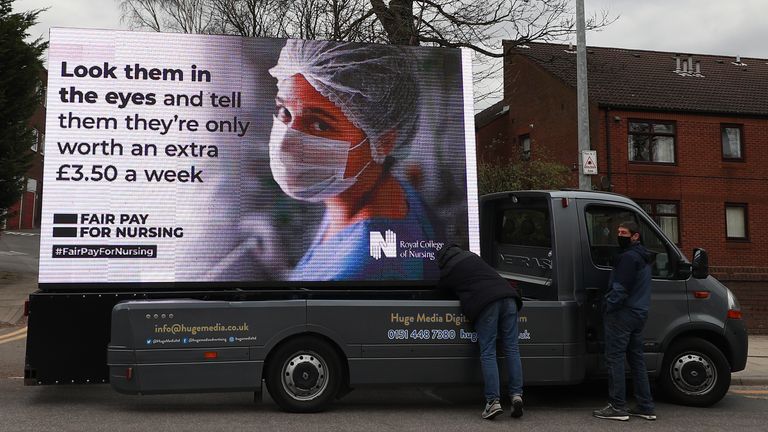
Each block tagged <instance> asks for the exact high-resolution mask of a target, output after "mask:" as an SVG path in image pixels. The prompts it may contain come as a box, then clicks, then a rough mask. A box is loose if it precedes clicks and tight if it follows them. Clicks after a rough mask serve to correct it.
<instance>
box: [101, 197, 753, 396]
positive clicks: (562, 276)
mask: <svg viewBox="0 0 768 432" xmlns="http://www.w3.org/2000/svg"><path fill="white" fill-rule="evenodd" d="M628 220H632V221H635V222H637V223H638V225H639V226H640V227H641V235H642V239H643V243H644V244H645V246H646V247H647V248H648V249H649V250H650V251H651V252H652V253H653V254H654V261H653V264H652V265H653V282H652V284H653V287H652V290H653V291H652V305H651V310H650V314H649V318H648V322H647V325H646V328H645V332H644V339H645V344H644V345H645V351H646V362H647V364H648V371H649V374H650V375H651V376H652V377H653V378H655V379H658V381H659V382H660V388H661V389H663V391H664V392H665V393H667V394H668V395H669V396H670V397H671V398H672V399H673V400H675V401H676V402H678V403H681V404H687V405H696V406H707V405H711V404H713V403H715V402H717V401H719V400H720V399H721V398H722V397H723V396H724V395H725V393H726V392H727V390H728V387H729V385H730V380H731V373H732V372H735V371H739V370H742V369H744V367H745V364H746V357H747V334H746V329H745V326H744V323H743V321H742V320H741V311H740V308H739V305H738V302H737V301H736V298H735V297H734V296H733V294H732V293H731V292H730V291H729V290H728V288H726V287H725V286H724V285H722V284H721V283H719V282H718V281H717V280H715V279H714V278H713V277H711V276H709V275H708V272H707V254H706V251H704V250H701V249H697V250H695V251H694V253H693V258H692V262H689V261H688V260H687V259H686V258H685V256H684V255H683V253H682V252H681V251H680V250H679V249H678V248H677V247H676V246H675V244H674V243H673V242H671V241H670V240H669V239H668V238H667V237H666V236H665V235H664V233H663V232H662V230H661V229H659V227H658V226H657V225H656V224H655V223H654V221H653V220H652V219H651V218H649V217H648V215H647V214H646V213H645V212H644V211H643V210H642V209H641V208H640V207H639V206H638V205H637V204H635V203H634V202H633V201H632V200H630V199H628V198H626V197H623V196H619V195H615V194H609V193H596V192H577V191H554V192H553V191H523V192H508V193H498V194H492V195H488V196H485V197H483V198H481V200H480V245H481V255H482V256H483V258H484V259H485V260H486V261H488V262H489V263H490V264H491V265H493V266H494V267H495V268H496V269H497V270H498V272H499V273H500V274H501V275H502V276H503V277H505V278H507V279H509V280H511V281H515V282H516V283H517V284H518V286H519V287H520V288H521V289H522V293H523V297H524V306H523V309H522V311H521V314H520V323H519V324H520V325H519V327H520V335H519V341H520V350H521V356H522V361H523V369H524V375H525V384H526V385H547V384H571V383H580V382H583V381H585V380H588V379H593V378H599V377H601V376H604V374H605V368H604V364H603V355H602V351H603V332H602V322H601V302H602V297H603V294H604V289H605V287H606V285H607V280H608V275H609V273H610V271H611V264H612V262H613V259H614V257H615V256H616V254H617V253H618V246H617V244H616V240H615V235H616V228H617V225H618V224H619V223H621V222H624V221H628ZM260 292H261V293H262V294H263V296H262V298H259V297H258V296H256V294H249V295H246V296H243V294H242V292H241V294H240V295H241V297H239V298H238V297H233V298H230V299H221V300H215V301H212V300H206V299H200V298H198V299H188V300H172V299H168V300H162V301H158V300H144V301H129V302H123V303H119V304H117V305H116V306H115V307H114V309H113V312H112V328H111V342H110V344H109V349H108V364H109V370H110V382H111V383H112V386H113V387H114V388H115V389H116V390H118V391H120V392H122V393H129V394H153V393H174V392H190V391H200V392H205V391H254V392H257V393H259V392H260V391H261V388H262V383H263V382H264V383H266V386H267V388H268V390H269V392H270V395H271V396H272V398H273V399H274V400H275V401H276V402H277V403H278V405H280V407H281V408H283V409H285V410H288V411H317V410H321V409H323V408H324V407H325V406H327V404H328V403H330V402H331V401H332V400H333V399H335V398H336V397H339V396H341V395H343V394H344V393H345V392H346V391H348V390H349V389H350V388H351V387H353V386H358V385H365V384H419V383H431V384H451V383H468V382H476V383H479V382H481V380H480V372H479V370H480V368H479V360H478V349H477V344H476V334H475V333H474V331H473V329H472V326H471V323H469V322H467V320H466V318H465V317H464V316H463V315H462V314H461V311H460V308H459V303H458V301H457V300H456V299H455V298H452V297H451V296H450V295H449V294H446V293H443V292H440V291H437V290H429V289H423V287H417V288H413V289H409V288H407V287H405V289H404V287H397V289H391V290H387V289H380V288H379V289H374V290H371V289H370V288H368V289H366V288H365V287H359V289H355V288H350V287H348V286H347V287H343V289H342V287H339V289H333V287H324V289H300V290H296V289H291V290H279V289H275V290H267V291H265V290H261V291H260ZM219 298H221V297H219ZM240 299H244V300H240Z"/></svg>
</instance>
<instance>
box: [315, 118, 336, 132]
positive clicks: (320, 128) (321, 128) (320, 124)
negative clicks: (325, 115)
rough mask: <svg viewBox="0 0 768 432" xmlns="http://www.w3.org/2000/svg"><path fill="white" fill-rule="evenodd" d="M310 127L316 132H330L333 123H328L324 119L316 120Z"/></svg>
mask: <svg viewBox="0 0 768 432" xmlns="http://www.w3.org/2000/svg"><path fill="white" fill-rule="evenodd" d="M310 127H311V128H312V131H314V132H329V131H331V129H332V128H331V125H329V124H328V123H326V122H324V121H322V120H314V121H312V122H311V123H310Z"/></svg>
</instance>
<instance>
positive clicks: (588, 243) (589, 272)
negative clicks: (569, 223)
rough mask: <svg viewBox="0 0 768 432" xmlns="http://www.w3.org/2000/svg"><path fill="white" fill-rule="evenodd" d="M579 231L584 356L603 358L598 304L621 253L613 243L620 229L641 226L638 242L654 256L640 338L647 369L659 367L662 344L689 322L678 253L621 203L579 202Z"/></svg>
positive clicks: (648, 222)
mask: <svg viewBox="0 0 768 432" xmlns="http://www.w3.org/2000/svg"><path fill="white" fill-rule="evenodd" d="M579 214H580V219H581V221H580V224H581V228H580V230H581V231H582V246H581V247H582V266H583V269H584V270H583V284H582V286H581V287H578V288H577V289H582V288H583V289H584V290H585V291H586V298H587V303H588V310H589V313H588V314H587V329H586V330H587V351H588V352H593V353H602V350H603V343H602V342H603V323H602V313H601V307H602V300H603V296H604V294H605V290H606V288H607V285H608V278H609V275H610V272H611V270H612V269H613V265H614V262H615V259H616V257H617V255H618V253H619V247H618V244H617V241H616V233H617V229H618V225H619V224H620V223H621V222H624V221H634V222H635V223H637V224H638V226H639V227H640V235H641V239H642V240H641V241H642V243H643V245H644V246H645V247H646V248H647V249H648V250H649V251H650V252H651V253H652V254H653V261H652V263H651V266H652V267H651V268H652V277H653V279H652V282H651V289H652V292H651V309H650V311H649V314H648V321H647V322H646V325H645V331H644V339H645V343H644V345H645V351H646V362H647V364H648V370H649V371H651V372H653V371H654V370H656V369H657V368H658V367H659V366H660V365H659V361H660V358H661V355H660V351H661V343H662V341H663V339H664V337H665V335H666V334H668V332H669V331H670V330H671V329H672V328H674V327H676V326H677V325H679V324H680V323H681V322H686V321H688V320H689V316H688V304H687V301H686V294H685V280H684V279H683V278H682V277H679V276H678V272H677V263H678V262H679V261H680V260H681V259H682V256H681V255H680V252H679V251H678V249H677V248H676V247H674V246H673V245H672V243H671V242H670V241H669V240H668V239H667V238H666V236H665V235H664V234H663V233H662V231H661V229H660V228H659V227H658V226H657V225H656V224H655V223H654V222H653V221H652V220H651V219H650V218H648V216H647V215H646V214H645V213H644V212H642V211H641V210H640V209H639V208H636V207H633V206H630V205H628V204H622V203H607V202H606V201H599V200H579Z"/></svg>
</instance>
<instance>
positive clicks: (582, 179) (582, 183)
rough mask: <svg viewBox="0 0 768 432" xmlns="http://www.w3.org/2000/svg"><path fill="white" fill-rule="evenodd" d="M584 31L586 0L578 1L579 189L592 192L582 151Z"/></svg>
mask: <svg viewBox="0 0 768 432" xmlns="http://www.w3.org/2000/svg"><path fill="white" fill-rule="evenodd" d="M586 39H587V37H586V33H585V30H584V0H576V95H577V96H576V104H577V111H578V115H577V118H578V123H579V156H578V158H577V160H578V161H579V189H581V190H592V180H591V179H590V176H588V175H585V174H584V169H583V168H582V167H583V166H584V161H583V160H582V153H581V152H582V150H590V148H591V146H590V144H589V96H588V95H589V92H588V89H587V41H586Z"/></svg>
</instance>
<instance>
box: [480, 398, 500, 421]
mask: <svg viewBox="0 0 768 432" xmlns="http://www.w3.org/2000/svg"><path fill="white" fill-rule="evenodd" d="M503 412H504V410H502V409H501V404H500V403H499V400H498V399H494V400H492V401H488V403H487V404H485V409H484V410H483V418H484V419H486V420H492V419H493V418H494V417H496V416H497V415H499V414H501V413H503Z"/></svg>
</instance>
